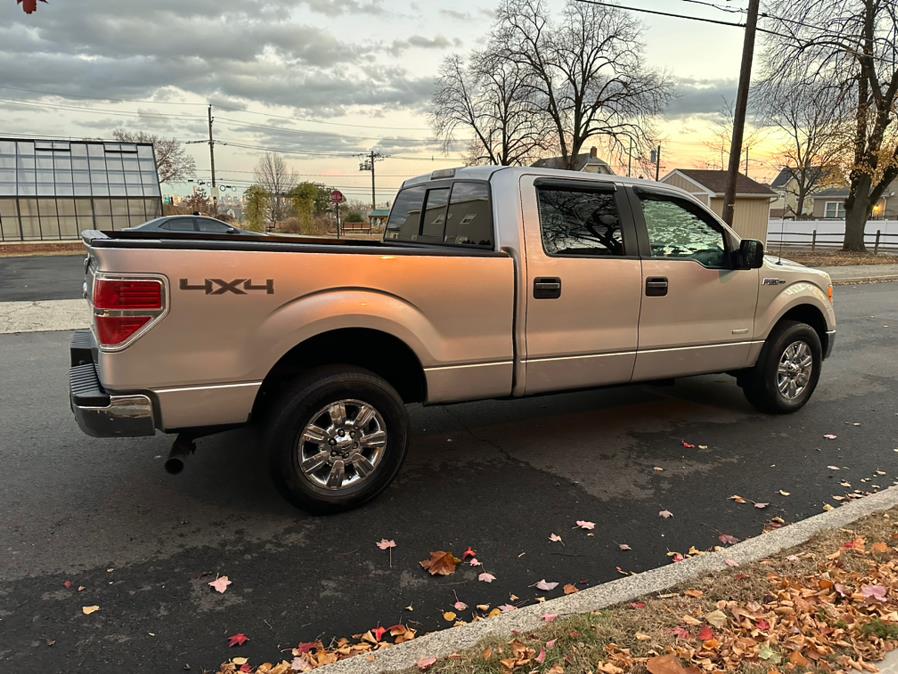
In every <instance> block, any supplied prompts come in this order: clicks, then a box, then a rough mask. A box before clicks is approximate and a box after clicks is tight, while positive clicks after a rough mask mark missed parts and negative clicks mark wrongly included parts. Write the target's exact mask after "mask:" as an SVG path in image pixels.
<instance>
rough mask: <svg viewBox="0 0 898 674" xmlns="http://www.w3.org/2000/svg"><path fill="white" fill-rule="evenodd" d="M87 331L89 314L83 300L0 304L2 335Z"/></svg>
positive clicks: (0, 329)
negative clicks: (83, 329)
mask: <svg viewBox="0 0 898 674" xmlns="http://www.w3.org/2000/svg"><path fill="white" fill-rule="evenodd" d="M87 327H90V312H89V311H88V308H87V302H86V301H85V300H83V299H81V300H42V301H38V302H0V335H9V334H12V333H16V332H46V331H51V330H79V329H81V328H87Z"/></svg>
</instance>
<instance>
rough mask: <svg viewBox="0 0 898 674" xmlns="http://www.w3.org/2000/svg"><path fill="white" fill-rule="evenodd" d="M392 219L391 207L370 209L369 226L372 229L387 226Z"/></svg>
mask: <svg viewBox="0 0 898 674" xmlns="http://www.w3.org/2000/svg"><path fill="white" fill-rule="evenodd" d="M389 219H390V209H389V208H375V209H374V210H371V211H368V226H369V227H370V228H371V229H382V228H384V227H386V226H387V220H389Z"/></svg>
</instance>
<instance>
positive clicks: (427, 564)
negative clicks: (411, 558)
mask: <svg viewBox="0 0 898 674" xmlns="http://www.w3.org/2000/svg"><path fill="white" fill-rule="evenodd" d="M418 564H420V565H421V568H422V569H424V570H426V571H427V572H428V573H429V574H430V575H431V576H451V575H452V574H453V573H455V569H456V567H458V565H459V564H461V560H460V559H459V558H458V557H456V556H455V555H453V554H452V553H451V552H446V551H444V550H437V551H436V552H431V553H430V559H425V560H424V561H421V562H418Z"/></svg>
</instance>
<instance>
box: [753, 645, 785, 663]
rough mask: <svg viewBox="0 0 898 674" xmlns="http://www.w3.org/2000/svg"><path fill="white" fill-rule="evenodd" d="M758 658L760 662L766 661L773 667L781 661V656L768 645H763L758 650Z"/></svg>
mask: <svg viewBox="0 0 898 674" xmlns="http://www.w3.org/2000/svg"><path fill="white" fill-rule="evenodd" d="M758 657H759V658H761V660H766V661H767V662H770V663H773V664H774V665H777V664H779V662H780V660H782V659H783V658H782V656H781V655H780V654H779V653H777V652H776V651H775V650H773V649H772V648H771V647H770V645H769V644H764V645H763V646H761V648H760V649H758Z"/></svg>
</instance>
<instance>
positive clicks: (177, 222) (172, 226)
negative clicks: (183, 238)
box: [159, 218, 196, 232]
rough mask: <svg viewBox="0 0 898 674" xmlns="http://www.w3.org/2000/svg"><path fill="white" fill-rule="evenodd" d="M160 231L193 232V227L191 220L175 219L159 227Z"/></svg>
mask: <svg viewBox="0 0 898 674" xmlns="http://www.w3.org/2000/svg"><path fill="white" fill-rule="evenodd" d="M159 227H160V228H162V229H167V230H168V231H170V232H195V231H196V229H194V227H193V218H175V219H174V220H169V221H168V222H164V223H162V224H161V225H159Z"/></svg>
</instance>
